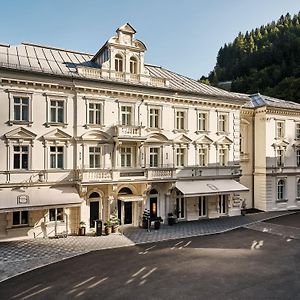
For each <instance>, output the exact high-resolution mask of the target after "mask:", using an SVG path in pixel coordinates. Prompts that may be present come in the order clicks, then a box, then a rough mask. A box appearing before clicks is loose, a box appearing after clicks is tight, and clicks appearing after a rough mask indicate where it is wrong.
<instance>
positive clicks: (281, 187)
mask: <svg viewBox="0 0 300 300" xmlns="http://www.w3.org/2000/svg"><path fill="white" fill-rule="evenodd" d="M284 199H285V181H284V180H283V179H280V180H278V182H277V200H284Z"/></svg>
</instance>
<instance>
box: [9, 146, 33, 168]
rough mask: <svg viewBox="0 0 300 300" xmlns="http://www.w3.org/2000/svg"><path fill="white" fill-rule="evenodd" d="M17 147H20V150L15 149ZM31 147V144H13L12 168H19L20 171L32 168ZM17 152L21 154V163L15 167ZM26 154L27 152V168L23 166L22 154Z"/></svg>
mask: <svg viewBox="0 0 300 300" xmlns="http://www.w3.org/2000/svg"><path fill="white" fill-rule="evenodd" d="M15 147H19V148H20V150H19V151H15ZM23 147H27V151H23ZM30 150H31V147H30V145H29V144H24V143H22V144H13V145H12V170H15V171H16V170H18V171H28V170H30V161H31V157H30V156H31V155H30V154H31V153H30V152H31V151H30ZM16 154H19V164H20V167H19V168H15V167H14V162H15V155H16ZM24 154H27V168H23V166H22V156H23V155H24Z"/></svg>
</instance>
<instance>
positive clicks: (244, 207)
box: [241, 199, 247, 216]
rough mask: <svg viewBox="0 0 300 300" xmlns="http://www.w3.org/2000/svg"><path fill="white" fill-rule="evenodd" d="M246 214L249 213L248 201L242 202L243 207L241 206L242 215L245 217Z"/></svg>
mask: <svg viewBox="0 0 300 300" xmlns="http://www.w3.org/2000/svg"><path fill="white" fill-rule="evenodd" d="M246 213H247V205H246V201H245V199H244V200H243V202H242V205H241V215H242V216H245V215H246Z"/></svg>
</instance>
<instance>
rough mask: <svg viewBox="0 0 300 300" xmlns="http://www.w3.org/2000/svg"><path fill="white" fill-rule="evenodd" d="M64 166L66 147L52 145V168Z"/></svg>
mask: <svg viewBox="0 0 300 300" xmlns="http://www.w3.org/2000/svg"><path fill="white" fill-rule="evenodd" d="M63 167H64V148H63V147H62V146H51V147H50V168H51V169H63Z"/></svg>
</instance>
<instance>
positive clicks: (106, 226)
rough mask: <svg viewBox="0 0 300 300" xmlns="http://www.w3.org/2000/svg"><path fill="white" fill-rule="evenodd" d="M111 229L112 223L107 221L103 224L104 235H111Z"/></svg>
mask: <svg viewBox="0 0 300 300" xmlns="http://www.w3.org/2000/svg"><path fill="white" fill-rule="evenodd" d="M111 229H112V223H111V221H110V220H108V221H107V222H106V223H104V232H105V234H106V235H109V234H111Z"/></svg>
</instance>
